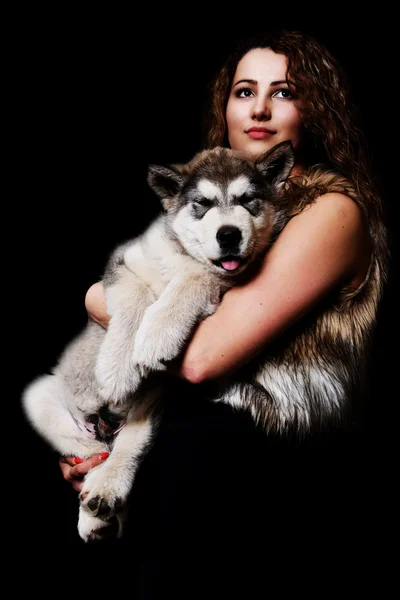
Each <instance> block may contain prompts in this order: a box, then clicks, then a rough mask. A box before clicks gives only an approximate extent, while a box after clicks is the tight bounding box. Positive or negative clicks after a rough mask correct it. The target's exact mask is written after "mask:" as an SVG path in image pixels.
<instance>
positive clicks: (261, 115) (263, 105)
mask: <svg viewBox="0 0 400 600" xmlns="http://www.w3.org/2000/svg"><path fill="white" fill-rule="evenodd" d="M270 118H271V110H270V108H269V106H268V104H267V102H263V101H259V102H257V104H256V105H255V106H254V109H253V119H254V120H255V121H269V119H270Z"/></svg>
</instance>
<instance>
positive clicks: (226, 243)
mask: <svg viewBox="0 0 400 600" xmlns="http://www.w3.org/2000/svg"><path fill="white" fill-rule="evenodd" d="M241 239H242V232H241V231H240V229H239V228H238V227H234V226H233V225H225V226H224V227H221V229H219V230H218V231H217V240H218V244H219V245H220V246H221V248H225V249H227V248H233V247H235V246H237V245H238V244H239V242H240V240H241Z"/></svg>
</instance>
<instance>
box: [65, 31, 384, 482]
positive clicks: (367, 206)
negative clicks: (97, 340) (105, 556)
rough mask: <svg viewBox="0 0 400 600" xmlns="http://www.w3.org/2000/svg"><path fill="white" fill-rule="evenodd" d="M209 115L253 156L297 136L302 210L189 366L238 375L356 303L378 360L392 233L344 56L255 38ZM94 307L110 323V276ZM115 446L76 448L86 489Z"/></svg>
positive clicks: (210, 376)
mask: <svg viewBox="0 0 400 600" xmlns="http://www.w3.org/2000/svg"><path fill="white" fill-rule="evenodd" d="M205 124H206V126H207V131H206V136H205V137H206V144H205V146H206V147H208V148H211V147H214V146H218V145H227V146H230V147H232V148H235V149H240V150H242V151H244V152H246V153H247V154H248V155H249V156H251V157H255V156H258V155H259V154H261V153H263V152H265V151H266V150H268V149H270V148H272V147H273V146H274V145H276V144H277V143H279V142H281V141H284V140H291V141H292V144H293V146H294V149H295V153H296V162H295V165H294V167H293V170H292V173H291V179H290V181H289V184H288V193H289V194H292V195H293V196H292V197H293V199H294V201H295V204H296V206H297V207H298V210H297V212H296V214H294V215H293V217H292V218H291V219H290V221H289V223H288V224H287V226H286V227H285V229H284V230H283V232H282V233H281V234H280V236H279V238H278V239H277V241H276V242H275V244H274V246H273V247H272V249H271V250H270V251H269V253H268V255H267V256H266V258H265V260H264V263H263V265H262V268H261V269H260V272H259V273H258V274H257V275H256V276H255V277H254V279H253V280H252V281H251V282H249V283H248V284H247V285H246V286H245V287H237V288H234V289H232V290H230V291H229V292H228V293H227V294H226V295H225V296H224V298H223V301H222V303H221V306H220V307H219V308H218V310H217V311H216V313H215V314H214V315H212V316H211V317H209V318H207V319H206V320H205V321H204V322H203V323H202V324H201V325H200V326H199V327H198V329H197V330H196V332H195V334H194V336H193V338H192V340H191V342H190V343H189V345H188V347H187V349H186V351H185V353H184V355H183V357H182V360H181V362H180V365H179V367H178V374H179V376H180V377H181V378H182V379H184V380H187V381H188V382H190V383H191V384H198V383H205V382H207V381H211V380H214V379H216V378H218V377H221V376H227V374H229V373H232V372H235V371H236V370H237V369H239V368H240V367H241V366H243V365H244V364H246V363H247V362H249V361H250V360H251V359H252V358H253V357H255V356H256V355H257V354H258V353H259V352H260V351H261V349H263V348H265V347H266V346H267V345H270V344H272V343H273V342H275V341H276V340H287V339H289V340H290V339H291V338H292V336H296V335H297V334H298V327H297V325H298V324H300V328H301V323H302V322H303V321H304V319H305V318H306V317H307V318H311V319H313V318H315V314H316V312H318V310H316V309H321V310H323V311H324V310H333V309H337V310H338V311H341V314H342V315H343V328H346V327H349V326H351V319H349V315H351V312H349V311H351V310H352V309H351V307H352V306H354V305H358V306H360V307H361V308H362V310H364V314H365V324H364V325H365V327H364V330H363V334H362V335H360V338H359V344H358V346H359V347H357V348H354V352H355V354H360V355H361V356H363V357H364V358H365V361H367V358H368V352H369V349H370V348H369V344H368V343H367V342H368V340H369V338H370V336H371V335H372V333H373V329H374V325H375V321H376V316H377V312H378V307H379V302H380V299H381V297H382V294H383V290H384V284H385V281H386V277H387V264H388V245H387V235H386V228H385V225H384V218H383V208H382V203H381V200H380V197H379V194H378V192H377V188H376V185H375V183H374V181H373V177H372V174H373V169H371V168H370V166H369V165H368V163H367V158H368V152H367V150H366V142H365V140H364V138H363V135H362V133H361V131H360V130H359V129H358V127H357V125H356V115H355V109H354V107H353V106H352V104H351V100H350V95H349V91H348V87H347V84H346V80H345V75H344V73H343V72H342V70H341V68H340V66H339V65H338V63H337V62H336V61H335V59H334V58H333V57H332V56H331V55H330V53H329V52H328V51H327V49H326V48H324V47H323V46H322V45H321V44H320V43H319V42H317V41H316V40H314V39H312V38H310V37H308V36H306V35H303V34H301V33H297V32H286V31H282V32H278V33H272V34H266V35H264V36H260V37H256V38H253V39H251V40H248V41H244V42H242V43H240V44H239V45H238V48H237V50H236V51H235V52H234V53H233V54H232V56H231V57H230V58H229V59H228V60H227V62H226V63H225V64H224V65H223V67H222V69H221V71H220V72H219V74H218V76H217V77H216V79H215V81H214V83H213V86H212V89H211V102H210V106H209V110H208V112H207V114H206V118H205ZM316 165H319V170H316V168H315V167H316ZM321 170H322V172H326V171H328V170H330V171H333V172H334V176H333V177H332V178H331V179H330V180H329V184H327V183H326V180H325V179H324V178H323V177H322V179H321V177H320V176H319V175H318V176H317V175H316V173H321ZM86 307H87V310H88V312H89V315H90V317H91V318H92V319H94V320H95V321H97V322H98V323H100V324H102V325H103V326H104V327H106V326H107V322H108V317H107V313H106V307H105V302H104V296H103V291H102V285H101V283H97V284H95V285H94V286H92V287H91V288H90V290H89V291H88V293H87V296H86ZM349 323H350V324H349ZM344 333H345V332H344V331H343V332H342V334H344ZM283 334H284V336H283ZM282 343H285V341H283V342H282ZM186 402H187V403H188V402H190V399H186ZM327 439H328V436H327ZM278 448H280V446H279V444H278ZM104 458H105V457H104V456H93V457H91V458H89V459H87V460H85V461H81V459H80V458H79V457H64V458H62V459H61V461H60V465H61V469H62V472H63V476H64V478H65V479H66V480H67V481H70V482H71V483H72V485H73V487H74V489H76V490H80V489H81V486H82V483H81V479H82V477H83V476H84V474H85V473H87V472H88V470H89V469H90V468H92V467H93V466H96V465H98V464H100V463H101V462H102V460H104ZM172 468H174V466H172ZM270 468H271V465H270V464H269V469H270ZM176 469H177V470H179V467H178V466H177V467H176ZM269 475H270V470H268V474H267V475H265V477H266V478H267V479H268V477H269Z"/></svg>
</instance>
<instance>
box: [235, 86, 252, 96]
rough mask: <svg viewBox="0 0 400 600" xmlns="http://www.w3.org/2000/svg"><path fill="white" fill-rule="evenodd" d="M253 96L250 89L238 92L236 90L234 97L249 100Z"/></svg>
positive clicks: (242, 89)
mask: <svg viewBox="0 0 400 600" xmlns="http://www.w3.org/2000/svg"><path fill="white" fill-rule="evenodd" d="M252 95H253V90H251V89H250V88H241V89H240V90H236V92H235V96H236V97H237V98H250V96H252Z"/></svg>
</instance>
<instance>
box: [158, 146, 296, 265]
mask: <svg viewBox="0 0 400 600" xmlns="http://www.w3.org/2000/svg"><path fill="white" fill-rule="evenodd" d="M293 164H294V152H293V147H292V144H291V142H282V143H280V144H278V145H276V146H275V147H274V148H272V149H271V150H269V151H268V152H266V153H265V154H264V155H263V156H261V157H260V158H258V159H257V160H250V159H247V158H245V157H244V155H243V154H242V153H241V152H239V151H236V150H230V149H228V148H221V147H218V148H214V149H212V150H205V151H203V152H200V153H198V154H197V155H196V156H195V157H194V158H193V159H192V160H191V161H190V162H188V163H187V164H183V165H171V166H169V167H165V166H157V165H151V166H150V167H149V171H148V182H149V185H150V187H151V188H152V189H153V190H154V191H155V192H156V194H157V195H158V196H159V197H160V198H161V201H162V204H163V207H164V209H165V210H166V212H167V214H168V217H167V218H168V223H169V227H170V228H171V229H172V231H173V232H174V233H175V235H176V236H177V237H178V239H179V241H180V243H181V244H182V245H183V246H184V248H185V250H186V251H187V252H188V253H189V254H190V255H191V256H193V257H194V258H196V259H197V260H199V261H201V262H203V263H206V264H207V265H208V266H209V267H210V268H211V269H212V270H213V271H214V272H217V273H218V274H220V275H224V276H232V275H236V274H238V273H239V272H241V271H243V270H244V269H245V268H246V265H247V264H249V262H250V261H252V260H253V259H254V258H255V257H256V256H258V255H259V254H260V253H261V252H262V251H263V250H265V248H266V247H267V246H268V244H269V243H270V240H271V237H272V235H273V233H274V230H275V227H276V225H277V222H278V221H279V222H281V221H282V218H281V217H282V210H283V201H282V197H283V193H284V184H285V181H286V179H287V177H288V176H289V173H290V170H291V168H292V167H293Z"/></svg>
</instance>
